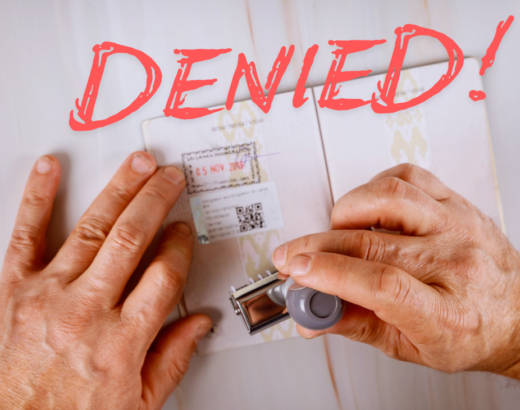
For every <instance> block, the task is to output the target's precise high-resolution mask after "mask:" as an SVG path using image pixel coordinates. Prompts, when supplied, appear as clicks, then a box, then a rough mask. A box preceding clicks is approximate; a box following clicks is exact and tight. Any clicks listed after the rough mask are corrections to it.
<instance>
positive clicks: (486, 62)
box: [469, 16, 515, 101]
mask: <svg viewBox="0 0 520 410" xmlns="http://www.w3.org/2000/svg"><path fill="white" fill-rule="evenodd" d="M514 19H515V18H514V17H513V16H509V17H508V18H507V20H506V22H505V23H504V22H503V21H501V22H500V23H498V26H497V31H496V33H495V37H494V38H493V41H492V42H491V44H490V45H489V48H488V49H487V51H486V55H485V56H484V57H482V67H480V72H479V74H480V75H484V74H485V73H486V70H487V69H488V68H489V67H491V66H492V65H493V63H494V62H495V54H496V52H497V50H498V46H499V45H500V42H501V41H502V38H504V34H506V31H507V30H508V29H509V26H511V23H512V22H513V20H514ZM469 98H471V99H472V100H473V101H479V100H483V99H484V98H486V93H485V92H484V91H477V90H471V91H470V92H469Z"/></svg>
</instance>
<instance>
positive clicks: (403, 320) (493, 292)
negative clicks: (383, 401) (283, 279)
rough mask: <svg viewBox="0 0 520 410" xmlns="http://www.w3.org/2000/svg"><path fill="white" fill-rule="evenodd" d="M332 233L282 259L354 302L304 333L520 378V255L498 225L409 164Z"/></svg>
mask: <svg viewBox="0 0 520 410" xmlns="http://www.w3.org/2000/svg"><path fill="white" fill-rule="evenodd" d="M370 227H376V228H383V229H386V230H390V231H400V232H401V235H392V234H387V233H379V232H374V231H372V230H367V228H370ZM332 229H333V230H332V231H330V232H325V233H320V234H316V235H309V236H306V237H303V238H299V239H296V240H294V241H291V242H289V243H287V244H285V245H282V246H281V247H279V248H278V249H276V251H275V253H274V255H273V262H274V264H275V266H276V267H277V268H278V269H279V271H280V272H282V273H283V274H287V275H288V274H290V275H291V276H292V277H293V278H294V280H295V281H296V282H298V283H300V284H301V285H303V286H308V287H310V288H314V289H317V290H320V291H322V292H325V293H329V294H333V295H337V296H339V297H340V298H342V299H344V300H346V301H348V302H351V303H349V304H347V310H346V313H345V315H344V317H343V319H342V320H341V321H340V322H339V323H338V324H337V325H336V326H334V327H332V328H331V329H328V330H327V331H322V332H315V331H310V330H307V329H303V328H301V327H300V328H299V329H298V330H299V332H300V334H301V335H302V336H303V337H306V338H312V337H315V336H317V335H320V334H323V333H335V334H341V335H344V336H346V337H348V338H350V339H352V340H356V341H360V342H363V343H368V344H370V345H373V346H375V347H377V348H379V349H380V350H382V351H383V352H384V353H386V354H387V355H388V356H390V357H393V358H396V359H399V360H405V361H410V362H414V363H419V364H423V365H426V366H429V367H433V368H435V369H438V370H442V371H446V372H456V371H459V370H485V371H491V372H496V373H500V374H503V375H506V376H510V377H515V378H520V364H519V360H520V329H519V327H520V326H519V322H520V257H519V254H518V252H517V251H515V250H514V249H513V247H512V246H511V244H510V243H509V242H508V240H507V239H506V237H505V236H504V235H503V234H502V233H501V232H500V230H499V229H498V228H497V226H496V225H495V224H494V223H493V222H492V221H491V219H490V218H488V217H487V216H485V215H483V214H482V213H481V212H480V211H479V210H478V209H477V208H475V207H474V206H473V205H471V204H470V203H469V202H468V201H467V200H465V199H464V198H462V197H461V196H460V195H458V194H456V193H455V192H453V191H452V190H451V189H449V188H448V187H446V186H445V185H444V184H443V183H442V182H440V181H439V180H438V179H437V178H436V177H434V176H433V175H432V174H430V173H429V172H427V171H425V170H423V169H421V168H419V167H415V166H411V165H409V164H405V165H399V166H397V167H394V168H391V169H389V170H387V171H385V172H383V173H381V174H379V175H377V176H376V177H375V178H373V179H372V181H371V182H370V183H368V184H366V185H363V186H360V187H358V188H356V189H354V190H352V191H351V192H349V193H347V194H346V195H345V196H343V197H342V198H341V199H340V200H339V201H338V202H337V203H336V205H335V207H334V210H333V213H332Z"/></svg>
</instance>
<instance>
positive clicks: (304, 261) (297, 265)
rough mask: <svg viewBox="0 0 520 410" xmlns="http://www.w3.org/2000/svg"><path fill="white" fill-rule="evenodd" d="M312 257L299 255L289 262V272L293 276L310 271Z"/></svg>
mask: <svg viewBox="0 0 520 410" xmlns="http://www.w3.org/2000/svg"><path fill="white" fill-rule="evenodd" d="M311 263H312V259H311V258H309V257H308V256H305V255H297V256H295V257H294V258H292V259H291V261H290V262H289V272H290V274H291V276H301V275H305V274H306V273H307V272H309V269H310V268H311Z"/></svg>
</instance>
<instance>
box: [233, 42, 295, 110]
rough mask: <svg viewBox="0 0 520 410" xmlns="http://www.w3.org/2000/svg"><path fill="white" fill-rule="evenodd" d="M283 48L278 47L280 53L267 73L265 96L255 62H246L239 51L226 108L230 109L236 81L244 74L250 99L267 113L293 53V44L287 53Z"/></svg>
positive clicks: (235, 90)
mask: <svg viewBox="0 0 520 410" xmlns="http://www.w3.org/2000/svg"><path fill="white" fill-rule="evenodd" d="M285 50H286V49H285V47H282V48H281V49H280V53H279V54H278V57H277V58H276V60H275V61H274V64H273V68H272V70H271V71H270V72H269V74H268V75H267V82H266V83H265V88H266V89H268V90H269V93H268V94H267V97H266V96H265V95H264V90H263V89H262V85H261V84H260V80H259V79H258V74H257V72H256V66H255V63H254V62H252V61H251V63H249V64H248V63H247V60H246V56H245V55H244V53H240V54H239V55H238V64H237V68H236V70H235V74H233V79H232V80H231V86H230V87H229V92H228V96H227V101H226V109H228V110H230V109H231V107H233V102H234V99H235V94H236V92H237V87H238V82H239V81H240V79H241V78H242V76H243V75H244V76H245V77H246V83H247V87H248V88H249V94H251V100H252V101H253V102H254V103H255V104H256V105H257V106H258V107H259V108H260V109H261V110H262V111H263V112H265V113H268V112H269V110H270V109H271V102H272V101H273V98H274V95H275V93H276V90H277V89H278V84H280V80H281V79H282V77H283V75H284V73H285V70H286V69H287V66H288V65H289V62H290V61H291V57H292V55H293V53H294V46H290V47H289V51H288V52H287V55H286V54H285Z"/></svg>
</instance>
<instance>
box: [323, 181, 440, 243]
mask: <svg viewBox="0 0 520 410" xmlns="http://www.w3.org/2000/svg"><path fill="white" fill-rule="evenodd" d="M446 219H447V210H446V209H445V207H443V205H442V204H441V203H439V202H437V201H436V200H434V199H433V198H432V197H431V196H429V195H428V194H426V193H424V192H423V191H421V190H420V189H419V188H417V187H415V186H413V185H411V184H409V183H408V182H405V181H403V180H402V179H399V178H395V177H389V178H383V179H381V180H378V181H374V182H369V183H368V184H365V185H362V186H360V187H358V188H356V189H353V190H352V191H350V192H348V193H347V194H345V195H344V196H343V197H341V198H340V199H339V200H338V202H337V203H336V205H335V206H334V209H333V211H332V218H331V227H332V229H366V228H370V227H373V226H376V227H381V228H383V229H387V230H390V231H400V232H402V233H403V234H405V235H415V236H422V235H426V234H428V233H431V232H433V231H435V230H436V229H440V228H441V227H442V226H443V225H444V224H445V222H446Z"/></svg>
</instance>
